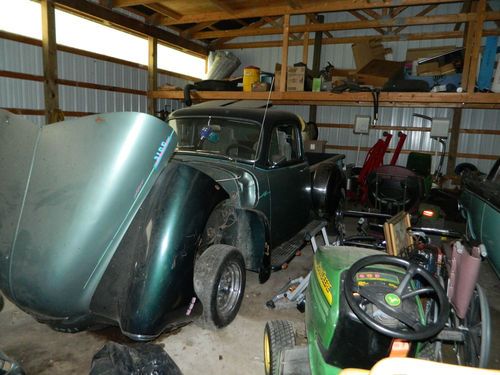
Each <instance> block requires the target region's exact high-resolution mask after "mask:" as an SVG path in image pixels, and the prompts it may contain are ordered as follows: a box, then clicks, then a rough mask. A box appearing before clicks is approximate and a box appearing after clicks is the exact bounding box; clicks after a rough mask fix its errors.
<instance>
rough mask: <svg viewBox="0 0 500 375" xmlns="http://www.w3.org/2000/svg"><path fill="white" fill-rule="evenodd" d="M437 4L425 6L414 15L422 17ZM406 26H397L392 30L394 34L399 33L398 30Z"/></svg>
mask: <svg viewBox="0 0 500 375" xmlns="http://www.w3.org/2000/svg"><path fill="white" fill-rule="evenodd" d="M438 5H439V4H432V5H429V6H428V7H427V8H425V9H423V10H422V11H420V12H418V13H417V14H416V16H415V17H422V16H425V15H426V14H428V13H430V12H432V11H433V10H434V9H436V8H437V6H438ZM406 27H407V26H399V27H398V28H396V29H394V30H393V31H392V32H393V33H394V34H399V32H400V31H401V30H403V29H405V28H406Z"/></svg>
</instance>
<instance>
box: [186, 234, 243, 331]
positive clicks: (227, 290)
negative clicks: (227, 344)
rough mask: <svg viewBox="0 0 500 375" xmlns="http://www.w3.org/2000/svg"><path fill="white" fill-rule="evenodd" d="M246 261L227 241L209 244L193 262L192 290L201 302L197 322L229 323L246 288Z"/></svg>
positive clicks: (205, 325) (215, 325)
mask: <svg viewBox="0 0 500 375" xmlns="http://www.w3.org/2000/svg"><path fill="white" fill-rule="evenodd" d="M245 281H246V273H245V261H244V259H243V256H242V255H241V253H240V252H239V251H238V250H237V249H236V248H234V247H232V246H229V245H220V244H217V245H212V246H210V247H209V248H208V249H207V250H205V252H204V253H203V254H201V255H200V257H199V258H198V260H197V261H196V263H195V266H194V290H195V292H196V295H197V296H198V298H199V299H200V301H201V303H202V305H203V315H202V316H201V317H200V319H199V320H198V321H197V324H198V325H200V326H202V327H203V328H208V329H217V328H223V327H225V326H227V325H228V324H229V323H231V322H232V321H233V320H234V318H235V317H236V315H237V314H238V311H239V309H240V306H241V302H242V300H243V295H244V292H245Z"/></svg>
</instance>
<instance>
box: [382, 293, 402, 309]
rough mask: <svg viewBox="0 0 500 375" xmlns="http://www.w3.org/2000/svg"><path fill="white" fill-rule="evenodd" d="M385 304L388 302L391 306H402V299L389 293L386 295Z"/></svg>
mask: <svg viewBox="0 0 500 375" xmlns="http://www.w3.org/2000/svg"><path fill="white" fill-rule="evenodd" d="M385 302H387V304H388V305H389V306H392V307H396V306H399V305H400V304H401V299H400V298H399V297H398V296H397V295H395V294H394V293H387V294H386V295H385Z"/></svg>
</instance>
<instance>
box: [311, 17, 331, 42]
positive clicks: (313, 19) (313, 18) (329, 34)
mask: <svg viewBox="0 0 500 375" xmlns="http://www.w3.org/2000/svg"><path fill="white" fill-rule="evenodd" d="M306 20H309V21H311V22H312V23H318V18H317V16H316V14H306ZM309 23H310V22H306V25H307V24H309ZM323 34H324V35H326V36H327V37H328V38H333V35H332V33H330V32H329V31H326V30H323Z"/></svg>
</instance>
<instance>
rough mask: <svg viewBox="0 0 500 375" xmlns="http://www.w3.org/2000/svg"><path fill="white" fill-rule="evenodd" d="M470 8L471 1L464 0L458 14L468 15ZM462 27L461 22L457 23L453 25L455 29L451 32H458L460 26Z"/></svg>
mask: <svg viewBox="0 0 500 375" xmlns="http://www.w3.org/2000/svg"><path fill="white" fill-rule="evenodd" d="M471 7H472V0H465V1H464V2H463V4H462V10H461V12H460V13H469V12H470V10H471ZM461 25H462V22H457V23H456V24H455V27H454V28H453V30H455V31H458V30H460V26H461Z"/></svg>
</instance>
